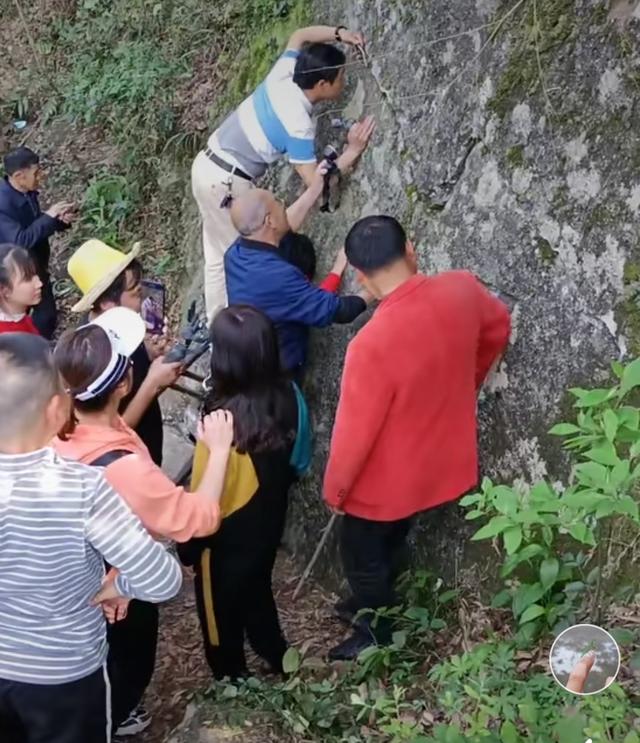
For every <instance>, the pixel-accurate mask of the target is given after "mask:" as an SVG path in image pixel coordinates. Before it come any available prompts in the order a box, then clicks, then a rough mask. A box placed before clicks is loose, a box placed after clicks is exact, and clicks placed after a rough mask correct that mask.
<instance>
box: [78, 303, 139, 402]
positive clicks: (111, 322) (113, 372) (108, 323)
mask: <svg viewBox="0 0 640 743" xmlns="http://www.w3.org/2000/svg"><path fill="white" fill-rule="evenodd" d="M91 325H97V326H98V327H100V328H102V329H103V330H104V331H105V333H106V335H107V338H109V342H110V343H111V359H110V360H109V363H108V364H107V366H106V367H105V368H104V369H103V371H102V372H100V374H99V375H98V376H97V377H96V378H95V379H94V380H93V382H90V383H89V384H88V385H87V388H86V390H84V391H81V392H79V393H78V392H76V393H75V394H74V397H75V399H76V400H80V401H86V400H91V399H93V398H94V397H98V395H101V394H102V393H103V392H105V391H106V390H108V389H110V388H111V387H112V386H113V385H114V383H116V382H119V381H120V380H121V379H122V378H123V376H124V374H125V372H126V370H127V369H128V368H129V359H130V357H131V355H132V354H133V352H134V351H135V350H136V348H138V346H139V345H140V344H141V343H142V341H143V340H144V335H145V330H146V329H145V324H144V320H143V319H142V318H141V317H140V315H139V314H138V313H137V312H134V311H133V310H129V309H127V308H126V307H113V308H112V309H110V310H107V311H106V312H103V313H102V314H101V315H99V316H98V317H97V318H96V319H95V320H93V321H92V322H90V323H89V324H88V325H83V326H82V327H83V328H86V327H90V326H91ZM78 330H80V328H78Z"/></svg>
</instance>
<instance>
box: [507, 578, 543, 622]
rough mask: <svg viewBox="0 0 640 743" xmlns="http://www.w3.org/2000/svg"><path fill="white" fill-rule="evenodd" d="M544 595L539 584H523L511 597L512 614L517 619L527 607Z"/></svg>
mask: <svg viewBox="0 0 640 743" xmlns="http://www.w3.org/2000/svg"><path fill="white" fill-rule="evenodd" d="M545 593H546V590H545V588H544V587H543V586H541V585H540V583H523V584H522V585H521V586H520V587H519V588H518V590H517V591H516V593H515V595H514V597H513V613H514V614H515V615H516V616H517V617H519V616H520V614H522V612H523V611H524V610H525V609H526V608H527V607H529V606H531V604H535V603H536V601H538V599H541V598H542V597H543V596H544V594H545Z"/></svg>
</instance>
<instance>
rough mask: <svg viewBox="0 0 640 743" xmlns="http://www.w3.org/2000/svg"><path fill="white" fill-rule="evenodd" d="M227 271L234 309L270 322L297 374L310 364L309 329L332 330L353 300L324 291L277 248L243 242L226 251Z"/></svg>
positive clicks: (288, 365)
mask: <svg viewBox="0 0 640 743" xmlns="http://www.w3.org/2000/svg"><path fill="white" fill-rule="evenodd" d="M224 268H225V275H226V281H227V297H228V300H229V304H248V305H251V306H252V307H256V308H257V309H259V310H262V312H264V313H265V315H267V316H268V317H269V318H271V320H272V321H273V323H274V325H275V327H276V332H277V333H278V339H279V341H280V354H281V356H282V363H283V365H284V367H285V368H286V369H289V370H292V371H293V370H296V369H298V368H300V367H301V366H303V365H304V363H305V362H306V359H307V345H308V327H309V326H312V327H316V328H322V327H326V326H327V325H331V323H332V322H334V319H335V317H336V313H337V312H338V310H339V308H340V306H341V302H342V301H343V300H344V299H353V298H352V297H338V296H337V295H335V294H332V293H331V292H327V291H324V289H319V288H318V287H317V286H314V285H313V284H312V283H311V282H310V281H309V279H308V278H307V277H306V276H305V275H304V274H303V273H302V271H300V270H299V269H298V268H296V267H295V266H293V265H292V264H291V263H287V261H285V260H284V258H282V257H281V256H280V255H279V254H278V249H277V248H276V247H275V246H273V245H268V244H266V243H261V242H256V241H255V240H247V239H246V238H244V237H240V238H238V240H236V242H235V243H234V244H233V245H232V246H231V247H230V248H229V250H227V252H226V255H225V258H224ZM357 299H359V297H358V298H357ZM362 305H363V308H362V309H364V301H362ZM361 311H362V310H361ZM356 314H359V313H356ZM351 319H353V318H351Z"/></svg>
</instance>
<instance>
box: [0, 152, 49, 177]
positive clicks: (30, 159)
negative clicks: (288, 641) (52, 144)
mask: <svg viewBox="0 0 640 743" xmlns="http://www.w3.org/2000/svg"><path fill="white" fill-rule="evenodd" d="M39 164H40V158H39V157H38V156H37V155H36V153H35V152H34V151H33V150H30V149H29V148H28V147H16V149H15V150H11V151H10V152H7V154H6V155H5V156H4V162H3V165H4V172H5V173H6V174H7V175H13V174H14V173H17V172H18V171H19V170H25V168H30V167H31V166H32V165H39Z"/></svg>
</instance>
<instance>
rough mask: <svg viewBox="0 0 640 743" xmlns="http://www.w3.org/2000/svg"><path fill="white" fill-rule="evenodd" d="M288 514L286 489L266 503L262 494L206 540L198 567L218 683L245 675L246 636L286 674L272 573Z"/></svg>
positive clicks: (200, 602)
mask: <svg viewBox="0 0 640 743" xmlns="http://www.w3.org/2000/svg"><path fill="white" fill-rule="evenodd" d="M265 505H268V507H265ZM286 511H287V494H286V491H285V492H282V493H279V494H272V496H271V497H270V499H269V501H268V503H267V504H265V502H264V493H262V492H260V491H259V492H258V493H257V494H256V495H255V496H254V497H253V498H252V499H251V500H250V501H249V503H247V504H246V505H245V506H244V507H243V508H241V509H240V510H238V511H236V512H235V513H233V514H231V515H230V516H228V517H227V518H225V519H223V521H222V526H221V528H220V531H219V532H218V533H217V534H215V535H214V536H213V537H212V538H210V539H209V540H207V544H208V546H207V547H206V548H205V549H204V550H203V551H202V553H201V555H200V559H199V560H198V561H197V562H196V564H195V565H194V569H195V593H196V604H197V608H198V617H199V619H200V626H201V628H202V635H203V639H204V648H205V655H206V658H207V662H208V663H209V666H210V667H211V671H212V673H213V675H214V677H215V678H217V679H221V678H224V677H225V676H228V677H230V678H232V679H233V678H238V677H240V676H243V675H246V673H247V664H246V658H245V652H244V642H245V637H246V638H247V639H248V640H249V643H250V644H251V647H252V648H253V649H254V651H255V652H256V653H257V654H258V655H259V656H260V657H261V658H263V659H264V660H266V661H267V663H268V664H269V666H270V667H271V669H272V670H274V671H276V672H281V671H282V656H283V655H284V654H285V652H286V650H287V643H286V640H285V639H284V636H283V634H282V630H281V628H280V621H279V619H278V610H277V608H276V603H275V600H274V598H273V590H272V586H271V574H272V572H273V565H274V563H275V559H276V553H277V550H278V547H279V545H280V540H281V538H282V532H283V529H284V522H285V516H286Z"/></svg>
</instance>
